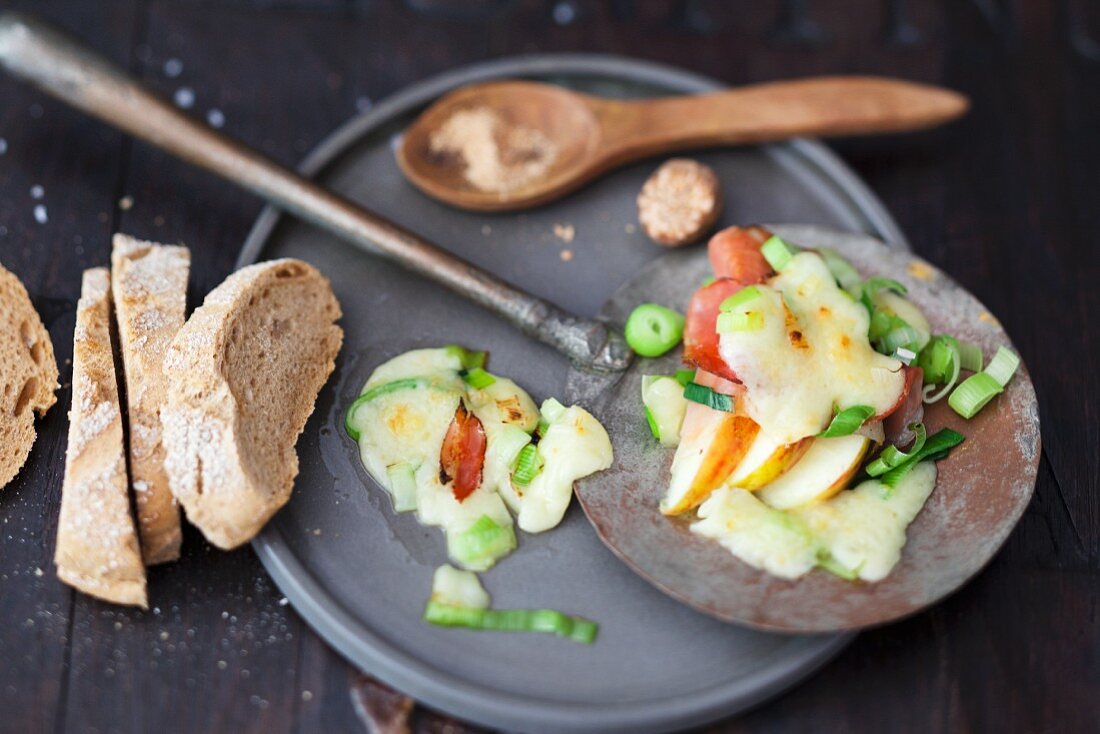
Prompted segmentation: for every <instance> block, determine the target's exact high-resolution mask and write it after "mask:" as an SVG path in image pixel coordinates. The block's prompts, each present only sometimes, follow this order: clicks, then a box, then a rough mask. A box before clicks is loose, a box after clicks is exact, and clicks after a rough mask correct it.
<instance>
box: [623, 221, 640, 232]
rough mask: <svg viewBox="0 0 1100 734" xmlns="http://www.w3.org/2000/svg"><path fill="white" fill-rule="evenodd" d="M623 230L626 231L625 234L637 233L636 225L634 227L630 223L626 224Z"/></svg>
mask: <svg viewBox="0 0 1100 734" xmlns="http://www.w3.org/2000/svg"><path fill="white" fill-rule="evenodd" d="M623 229H625V230H626V233H627V234H634V233H635V232H637V231H638V227H637V225H635V224H632V223H630V222H627V224H626V226H625V227H623Z"/></svg>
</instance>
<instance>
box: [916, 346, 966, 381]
mask: <svg viewBox="0 0 1100 734" xmlns="http://www.w3.org/2000/svg"><path fill="white" fill-rule="evenodd" d="M958 350H959V343H958V342H957V341H955V338H954V337H951V336H947V335H946V334H938V335H936V336H934V337H932V339H931V340H930V341H929V342H928V343H927V344H925V345H924V349H922V350H920V354H919V355H917V366H918V367H920V368H921V369H922V370H924V384H925V385H943V384H945V383H946V382H947V380H948V378H949V377H950V375H951V371H952V369H953V363H954V362H955V355H956V354H957V353H958Z"/></svg>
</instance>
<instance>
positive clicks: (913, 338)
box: [878, 319, 920, 354]
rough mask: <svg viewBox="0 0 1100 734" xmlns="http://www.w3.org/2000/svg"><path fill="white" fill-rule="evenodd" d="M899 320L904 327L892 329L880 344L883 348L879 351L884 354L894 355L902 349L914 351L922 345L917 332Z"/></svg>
mask: <svg viewBox="0 0 1100 734" xmlns="http://www.w3.org/2000/svg"><path fill="white" fill-rule="evenodd" d="M897 320H898V321H901V324H902V325H901V326H895V327H894V328H892V329H890V331H888V332H886V334H885V335H884V336H883V337H882V339H881V340H880V342H879V346H880V347H881V348H880V349H879V350H878V351H880V352H882V353H883V354H893V353H894V352H896V351H897V350H898V349H902V348H904V349H907V350H909V351H913V350H915V349H916V348H917V345H918V344H919V343H920V334H919V333H917V330H916V329H914V328H913V327H912V326H910V325H909V324H906V323H905V322H904V321H902V320H901V319H897Z"/></svg>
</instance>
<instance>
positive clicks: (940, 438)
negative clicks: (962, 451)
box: [879, 428, 963, 489]
mask: <svg viewBox="0 0 1100 734" xmlns="http://www.w3.org/2000/svg"><path fill="white" fill-rule="evenodd" d="M962 442H963V435H962V434H961V433H959V432H958V431H953V430H951V429H950V428H941V429H940V430H939V431H937V432H936V433H934V434H932V435H931V436H929V437H928V440H927V441H925V443H924V446H923V447H922V448H921V449H920V451H916V452H914V453H913V455H912V456H911V457H910V458H909V459H907V460H905V461H903V462H902V463H901V464H898V465H897V466H895V467H894V468H893V469H891V470H890V471H888V472H886V473H885V474H883V475H882V476H881V477H880V478H879V481H880V482H882V483H883V484H884V485H886V486H887V487H889V488H890V489H893V488H894V487H897V486H898V482H900V481H901V478H902V477H904V476H905V475H906V474H908V473H909V470H910V469H912V468H913V467H914V466H916V465H917V464H918V463H919V462H921V461H923V460H925V459H942V458H944V457H945V456H947V452H948V451H950V450H951V449H952V448H954V447H955V446H958V445H959V444H960V443H962Z"/></svg>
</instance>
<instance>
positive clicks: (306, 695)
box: [302, 691, 313, 701]
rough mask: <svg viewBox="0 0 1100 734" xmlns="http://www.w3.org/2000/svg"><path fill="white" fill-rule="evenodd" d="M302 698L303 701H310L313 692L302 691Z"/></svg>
mask: <svg viewBox="0 0 1100 734" xmlns="http://www.w3.org/2000/svg"><path fill="white" fill-rule="evenodd" d="M302 700H303V701H312V700H313V692H312V691H302Z"/></svg>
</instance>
